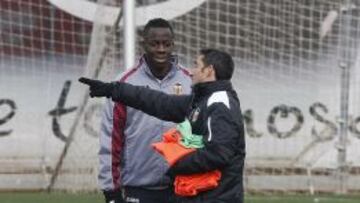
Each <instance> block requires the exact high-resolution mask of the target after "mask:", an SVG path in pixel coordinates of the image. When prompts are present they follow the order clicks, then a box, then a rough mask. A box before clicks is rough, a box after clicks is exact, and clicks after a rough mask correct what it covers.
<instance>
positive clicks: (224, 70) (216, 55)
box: [200, 49, 234, 80]
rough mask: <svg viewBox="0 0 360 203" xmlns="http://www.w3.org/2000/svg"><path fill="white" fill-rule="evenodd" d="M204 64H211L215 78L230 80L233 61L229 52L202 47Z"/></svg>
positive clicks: (201, 52)
mask: <svg viewBox="0 0 360 203" xmlns="http://www.w3.org/2000/svg"><path fill="white" fill-rule="evenodd" d="M200 54H201V55H203V56H204V58H203V62H204V64H205V65H207V66H208V65H212V66H213V67H214V69H215V76H216V79H217V80H230V79H231V77H232V75H233V72H234V61H233V59H232V57H231V56H230V54H228V53H226V52H223V51H220V50H216V49H202V50H200Z"/></svg>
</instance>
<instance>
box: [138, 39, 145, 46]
mask: <svg viewBox="0 0 360 203" xmlns="http://www.w3.org/2000/svg"><path fill="white" fill-rule="evenodd" d="M139 44H140V46H141V48H144V46H145V38H144V37H143V36H140V37H139Z"/></svg>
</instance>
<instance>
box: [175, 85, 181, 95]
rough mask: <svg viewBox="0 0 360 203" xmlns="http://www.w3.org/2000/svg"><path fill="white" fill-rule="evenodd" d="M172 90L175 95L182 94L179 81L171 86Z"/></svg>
mask: <svg viewBox="0 0 360 203" xmlns="http://www.w3.org/2000/svg"><path fill="white" fill-rule="evenodd" d="M173 91H174V94H175V95H182V94H183V87H182V85H181V84H180V83H176V84H175V85H174V86H173Z"/></svg>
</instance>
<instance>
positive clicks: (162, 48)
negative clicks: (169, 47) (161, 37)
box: [157, 43, 166, 52]
mask: <svg viewBox="0 0 360 203" xmlns="http://www.w3.org/2000/svg"><path fill="white" fill-rule="evenodd" d="M157 50H158V51H161V52H164V51H166V47H165V45H164V44H162V43H159V45H158V47H157Z"/></svg>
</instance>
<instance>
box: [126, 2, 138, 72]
mask: <svg viewBox="0 0 360 203" xmlns="http://www.w3.org/2000/svg"><path fill="white" fill-rule="evenodd" d="M123 6H124V66H125V68H126V69H129V68H132V67H133V66H134V63H135V42H136V41H135V40H136V39H135V38H136V36H135V28H136V25H135V0H123Z"/></svg>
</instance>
